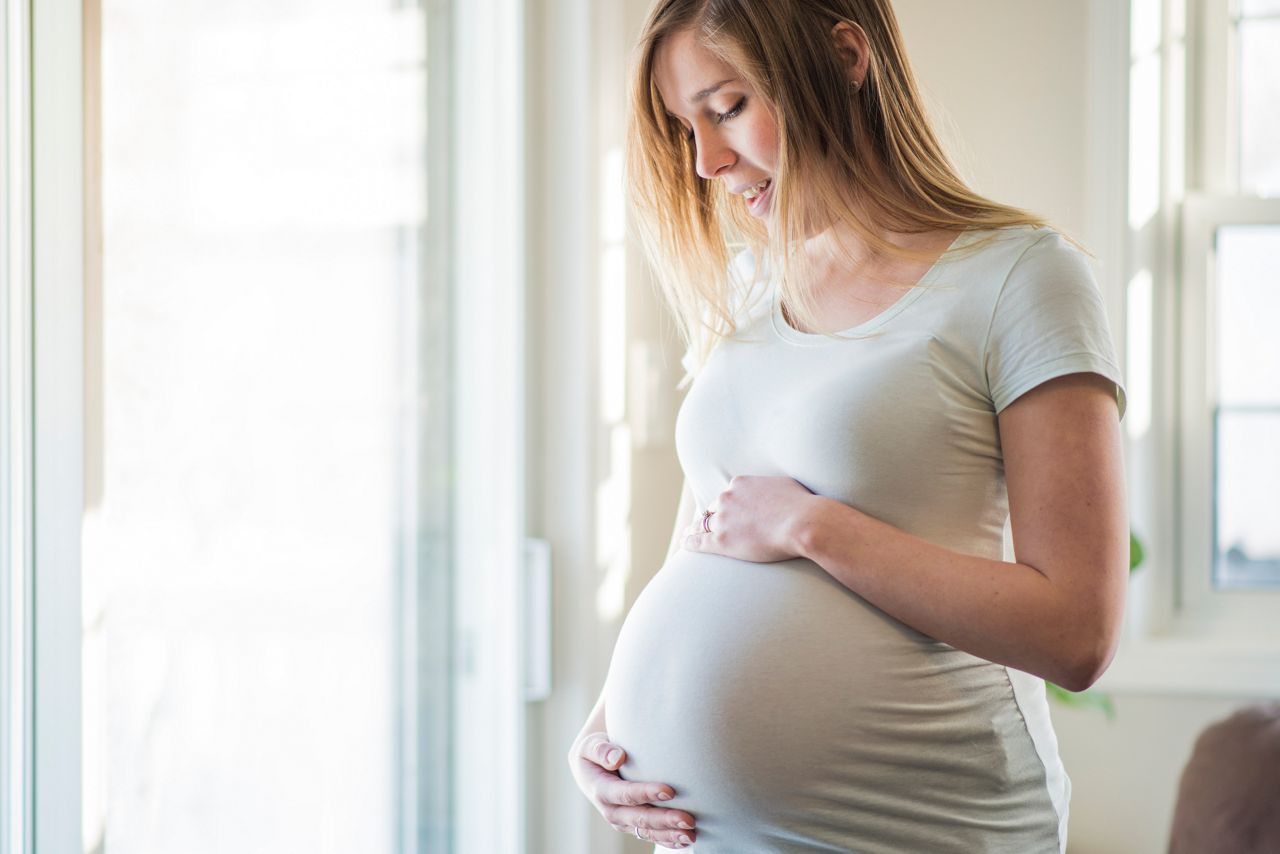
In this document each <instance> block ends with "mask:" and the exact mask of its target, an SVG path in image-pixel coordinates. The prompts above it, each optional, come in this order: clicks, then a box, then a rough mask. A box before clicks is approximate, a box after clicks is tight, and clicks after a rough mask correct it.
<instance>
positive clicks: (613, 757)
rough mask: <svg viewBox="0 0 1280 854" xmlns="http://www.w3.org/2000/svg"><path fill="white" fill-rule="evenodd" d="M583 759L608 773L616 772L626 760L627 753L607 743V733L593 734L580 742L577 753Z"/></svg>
mask: <svg viewBox="0 0 1280 854" xmlns="http://www.w3.org/2000/svg"><path fill="white" fill-rule="evenodd" d="M579 753H580V754H581V756H582V758H583V759H586V760H587V761H588V762H592V763H595V764H596V765H599V766H600V767H601V768H605V769H608V770H610V771H614V770H617V769H618V768H619V767H621V765H622V763H623V762H625V761H626V760H627V752H626V751H625V750H623V749H622V748H621V747H619V746H618V745H616V744H614V743H612V742H611V741H609V735H608V733H603V732H593V733H591V734H590V735H589V736H587V737H586V738H585V739H583V741H582V749H581V750H580V751H579Z"/></svg>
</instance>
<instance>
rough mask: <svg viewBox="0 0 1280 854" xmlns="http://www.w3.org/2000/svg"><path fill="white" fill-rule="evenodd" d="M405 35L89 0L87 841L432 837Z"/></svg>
mask: <svg viewBox="0 0 1280 854" xmlns="http://www.w3.org/2000/svg"><path fill="white" fill-rule="evenodd" d="M426 35H427V22H426V20H425V17H424V12H423V10H422V9H421V8H419V7H418V6H417V5H416V4H412V3H383V4H368V3H359V2H355V1H354V0H349V2H342V0H328V2H324V3H300V2H290V3H245V2H236V3H170V4H166V3H155V2H149V0H103V3H102V69H101V70H102V76H101V93H102V116H103V124H102V129H101V133H102V174H103V187H102V191H103V259H102V279H101V291H102V300H101V312H100V315H97V316H93V315H91V317H90V322H96V323H100V324H101V329H100V332H99V333H98V334H99V336H100V338H99V339H95V338H94V336H93V335H89V336H88V337H87V340H90V341H92V340H100V342H101V344H100V347H101V350H100V352H99V353H96V354H95V353H92V352H90V353H88V354H87V359H94V360H99V364H100V368H99V371H100V377H101V379H100V381H101V389H100V394H101V400H102V410H101V413H102V414H101V424H100V426H99V428H98V429H99V431H100V432H99V436H98V439H97V442H98V443H99V446H100V451H99V452H96V453H92V454H89V455H88V456H87V465H88V466H89V468H90V469H91V470H96V474H95V473H93V472H91V473H90V475H89V477H88V478H87V480H88V482H89V484H90V488H89V489H88V490H87V495H86V504H87V506H86V513H85V520H84V591H83V594H84V603H83V605H84V621H85V625H84V632H85V634H84V658H83V662H84V711H85V740H84V771H85V798H84V816H83V826H84V833H85V851H86V852H91V851H93V852H103V851H105V852H110V854H172V853H173V852H183V854H215V852H217V854H258V852H261V854H278V852H285V851H308V852H354V851H359V852H368V854H383V853H384V852H385V853H386V854H390V852H398V851H413V850H417V848H416V846H417V844H418V842H419V839H420V838H421V839H423V840H426V842H427V844H431V845H432V846H433V847H431V848H430V849H429V850H432V851H446V850H447V847H446V845H445V844H444V843H440V842H439V841H438V840H439V839H442V838H443V836H442V834H443V833H444V829H443V828H442V827H440V826H438V825H436V826H433V827H431V828H428V827H427V825H428V824H430V822H431V821H433V820H435V819H438V816H439V815H441V814H443V811H439V810H436V809H435V808H434V805H433V804H431V803H428V802H427V801H426V800H425V796H424V793H428V794H430V793H433V792H434V793H439V792H440V791H441V790H442V788H443V787H442V786H440V785H439V782H438V780H437V779H436V777H434V776H433V777H428V776H427V775H428V774H437V773H438V772H439V769H441V768H446V767H447V763H446V762H445V759H444V756H443V754H442V753H439V752H437V753H436V754H430V752H429V751H430V750H431V749H437V750H438V749H440V748H442V747H443V745H441V744H438V743H436V742H438V740H439V739H438V736H436V735H434V733H435V730H432V732H429V733H426V734H424V732H423V731H420V730H419V729H418V727H419V721H418V718H419V715H420V713H422V712H423V711H424V708H425V704H422V703H421V702H420V701H419V699H418V698H419V696H420V692H421V691H423V690H424V685H428V684H431V686H432V687H433V688H434V687H435V685H434V683H432V680H433V679H439V678H440V677H439V672H438V670H436V671H427V672H423V673H419V672H417V669H418V667H419V666H420V662H425V665H423V666H430V665H432V664H434V663H435V659H433V658H431V656H428V655H419V654H418V652H417V649H416V647H417V645H418V641H417V634H416V633H417V632H419V631H423V630H424V629H420V628H419V625H418V623H417V622H415V621H417V620H419V618H420V616H421V615H418V614H417V613H416V612H415V610H414V609H415V607H416V604H417V602H419V601H420V599H419V596H421V595H422V591H424V590H428V589H431V588H433V587H434V586H438V584H439V576H438V575H431V573H433V572H435V573H438V572H440V571H442V570H441V567H442V566H443V564H441V563H433V564H431V565H429V566H424V560H425V559H427V558H428V557H429V558H430V559H431V560H438V559H439V556H440V554H441V553H442V550H441V548H439V544H438V543H436V542H435V541H433V539H432V537H433V536H434V532H436V531H438V530H440V529H442V528H443V526H436V525H435V523H434V522H433V519H434V517H433V516H432V515H431V514H433V513H444V512H446V511H447V508H443V507H442V506H441V505H442V504H443V502H444V499H443V498H442V497H441V495H440V494H437V493H434V492H431V491H430V488H429V487H427V486H424V483H423V482H420V477H419V472H420V471H422V470H423V469H424V466H425V464H428V463H429V464H435V460H434V459H433V458H432V457H431V456H430V455H431V454H433V453H436V449H434V448H432V447H426V446H424V444H423V439H422V437H423V436H424V435H429V434H431V433H432V431H433V430H435V427H434V426H433V425H435V424H437V421H434V420H432V419H436V418H437V417H438V415H439V413H437V412H435V411H430V412H428V411H426V407H425V406H420V403H419V402H420V401H426V400H432V401H435V400H443V399H447V394H446V393H445V391H446V390H444V389H439V388H435V387H433V386H431V385H430V384H431V383H432V382H435V381H438V377H439V376H440V373H439V372H438V371H436V370H435V368H434V367H431V366H428V365H425V364H424V360H423V353H424V352H426V348H427V347H428V346H437V345H435V344H430V345H428V343H427V342H428V341H436V340H439V337H440V336H439V335H438V334H437V331H436V330H434V329H432V328H428V327H427V326H425V325H424V322H423V321H420V318H425V317H428V316H429V315H432V314H433V311H432V310H431V306H433V305H434V304H435V302H436V301H439V300H441V299H443V297H442V296H441V295H440V294H439V293H437V292H435V291H434V290H432V289H431V288H430V287H425V288H424V287H423V283H424V280H425V276H424V256H425V253H424V252H423V251H422V248H421V246H420V244H421V242H422V240H423V235H424V233H425V230H426V207H427V205H426V193H427V181H426V164H427V152H426V150H425V149H426V132H427V127H426V98H427V89H426V82H427V80H426V65H425V61H426V55H425V54H426ZM91 132H92V131H91ZM435 313H438V312H435ZM93 373H94V372H93V371H92V370H91V371H90V375H93ZM92 430H93V428H92V427H91V433H92ZM90 444H91V446H92V444H93V443H92V442H91V443H90ZM437 468H438V469H439V468H441V467H439V466H437ZM423 622H426V621H423ZM444 664H447V662H445V663H444ZM427 711H430V710H427ZM427 726H434V725H433V724H423V727H424V728H425V727H427ZM432 738H435V739H436V742H433V741H432ZM424 751H426V752H425V753H424Z"/></svg>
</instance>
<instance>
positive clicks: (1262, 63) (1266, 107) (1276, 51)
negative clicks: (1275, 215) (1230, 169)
mask: <svg viewBox="0 0 1280 854" xmlns="http://www.w3.org/2000/svg"><path fill="white" fill-rule="evenodd" d="M1277 105H1280V18H1274V19H1270V20H1262V21H1242V22H1241V23H1240V189H1241V191H1242V192H1246V193H1256V194H1258V195H1260V196H1268V197H1270V196H1280V108H1277Z"/></svg>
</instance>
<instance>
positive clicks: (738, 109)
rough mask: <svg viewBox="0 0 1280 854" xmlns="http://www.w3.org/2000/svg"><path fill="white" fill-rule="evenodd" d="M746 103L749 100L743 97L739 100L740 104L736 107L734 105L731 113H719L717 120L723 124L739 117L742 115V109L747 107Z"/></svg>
mask: <svg viewBox="0 0 1280 854" xmlns="http://www.w3.org/2000/svg"><path fill="white" fill-rule="evenodd" d="M746 103H747V99H746V97H745V96H744V97H742V98H740V99H739V100H738V103H736V104H734V105H733V109H731V110H729V112H727V113H717V114H716V120H717V121H718V122H720V123H721V124H723V123H724V122H726V121H728V120H729V119H731V118H733V117H735V116H737V115H738V113H741V112H742V108H743V107H744V106H746Z"/></svg>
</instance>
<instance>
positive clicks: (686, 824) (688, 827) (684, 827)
mask: <svg viewBox="0 0 1280 854" xmlns="http://www.w3.org/2000/svg"><path fill="white" fill-rule="evenodd" d="M676 827H678V828H680V829H681V830H693V825H692V824H689V822H687V821H682V822H678V823H677V824H676Z"/></svg>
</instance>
